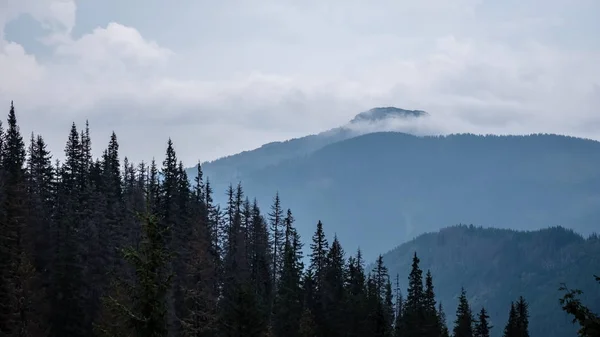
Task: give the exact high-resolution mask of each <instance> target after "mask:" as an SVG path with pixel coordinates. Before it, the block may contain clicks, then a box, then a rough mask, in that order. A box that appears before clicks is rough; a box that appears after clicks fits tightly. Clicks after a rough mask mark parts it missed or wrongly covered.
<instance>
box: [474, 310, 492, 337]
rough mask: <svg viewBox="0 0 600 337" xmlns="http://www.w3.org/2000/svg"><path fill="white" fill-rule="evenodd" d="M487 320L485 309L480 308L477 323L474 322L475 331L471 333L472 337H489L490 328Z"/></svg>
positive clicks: (488, 317)
mask: <svg viewBox="0 0 600 337" xmlns="http://www.w3.org/2000/svg"><path fill="white" fill-rule="evenodd" d="M489 319H490V316H488V314H487V311H485V308H481V311H480V312H479V314H478V315H477V321H476V322H475V329H474V331H473V336H474V337H490V330H492V326H490V322H489Z"/></svg>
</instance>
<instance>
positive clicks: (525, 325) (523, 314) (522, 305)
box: [515, 296, 529, 337]
mask: <svg viewBox="0 0 600 337" xmlns="http://www.w3.org/2000/svg"><path fill="white" fill-rule="evenodd" d="M515 310H516V312H517V329H518V336H519V337H529V304H528V303H527V301H525V299H524V298H523V296H520V297H519V299H518V300H517V303H516V304H515Z"/></svg>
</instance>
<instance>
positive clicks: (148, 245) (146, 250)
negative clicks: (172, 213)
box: [98, 214, 173, 337]
mask: <svg viewBox="0 0 600 337" xmlns="http://www.w3.org/2000/svg"><path fill="white" fill-rule="evenodd" d="M169 230H170V229H169V228H161V226H160V224H159V223H158V221H157V219H156V217H154V216H152V215H148V214H147V215H145V216H144V221H143V225H142V240H141V242H140V245H139V248H134V247H129V248H125V249H123V250H122V256H123V258H124V259H125V260H126V261H127V262H128V263H130V264H131V265H132V266H133V267H134V269H135V282H127V281H124V280H117V281H116V282H115V284H114V287H115V290H114V294H113V295H109V296H107V297H106V298H105V306H106V315H107V316H105V321H104V322H102V323H104V324H103V325H99V326H98V330H99V332H100V333H101V334H105V335H107V336H111V335H113V334H114V333H115V331H117V332H121V333H122V334H123V335H125V336H126V335H128V333H127V331H130V332H129V333H131V335H133V336H139V337H142V336H144V337H164V336H167V333H168V326H167V318H168V306H167V293H168V291H169V289H170V288H171V282H172V277H173V275H172V274H170V272H169V271H168V265H169V262H170V261H171V259H172V254H171V253H170V252H169V251H168V250H167V247H166V245H165V238H166V237H167V232H168V231H169Z"/></svg>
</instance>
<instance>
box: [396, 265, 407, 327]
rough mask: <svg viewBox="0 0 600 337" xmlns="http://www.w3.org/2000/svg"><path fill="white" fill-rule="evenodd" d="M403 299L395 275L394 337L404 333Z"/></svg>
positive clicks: (397, 276) (398, 276)
mask: <svg viewBox="0 0 600 337" xmlns="http://www.w3.org/2000/svg"><path fill="white" fill-rule="evenodd" d="M403 315H404V298H403V296H402V291H401V290H400V275H399V274H396V305H395V308H394V337H401V336H402V335H403V333H404V329H405V327H404V326H403V324H404V320H403Z"/></svg>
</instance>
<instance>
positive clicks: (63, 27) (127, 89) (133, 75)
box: [0, 0, 600, 166]
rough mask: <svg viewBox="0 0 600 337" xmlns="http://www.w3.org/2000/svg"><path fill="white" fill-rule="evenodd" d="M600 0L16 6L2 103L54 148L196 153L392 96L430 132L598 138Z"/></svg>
mask: <svg viewBox="0 0 600 337" xmlns="http://www.w3.org/2000/svg"><path fill="white" fill-rule="evenodd" d="M599 15H600V1H598V0H505V1H496V0H419V1H414V0H410V1H409V0H378V1H367V0H362V1H359V0H319V1H317V0H303V1H297V0H294V1H292V0H252V1H251V0H245V1H244V0H227V1H213V0H210V1H209V0H178V1H168V2H167V1H163V0H127V1H122V0H102V1H94V0H86V1H74V0H0V111H1V109H2V108H1V107H2V106H4V107H5V110H6V112H7V113H8V110H9V107H10V101H11V100H14V104H15V108H16V111H17V114H18V118H19V121H20V125H21V131H22V133H23V134H24V135H25V136H26V138H27V139H28V138H29V135H30V134H31V133H32V132H34V133H36V134H42V135H43V136H44V138H45V139H46V141H47V142H48V143H49V146H50V148H51V150H52V151H53V153H54V156H55V157H56V158H61V157H62V155H63V149H64V144H65V142H66V139H67V135H68V132H69V129H70V127H71V124H72V123H73V122H75V123H76V124H77V125H78V126H79V127H82V126H84V124H85V121H86V120H89V123H90V127H91V134H92V141H93V146H94V152H95V154H96V155H99V154H100V153H101V151H102V150H103V149H104V148H105V147H106V145H107V143H108V140H109V137H110V134H111V132H112V131H114V132H116V134H117V136H118V139H119V143H120V148H121V154H122V156H124V155H126V156H127V157H128V158H129V159H130V160H132V161H135V162H139V161H141V160H146V161H147V160H150V159H152V158H153V157H155V158H157V160H162V158H163V156H164V151H165V148H166V142H167V139H168V138H169V137H170V138H171V139H172V140H173V142H174V143H175V148H176V151H177V154H178V157H179V158H180V159H182V160H183V161H184V163H185V164H187V165H189V166H191V165H194V164H195V163H196V162H197V161H198V160H202V161H205V160H212V159H215V158H218V157H221V156H224V155H229V154H233V153H237V152H240V151H242V150H248V149H252V148H256V147H258V146H260V145H262V144H264V143H267V142H270V141H275V140H284V139H289V138H293V137H298V136H302V135H306V134H310V133H316V132H320V131H323V130H327V129H330V128H333V127H336V126H339V125H342V124H344V123H346V122H348V121H349V120H350V119H351V118H352V117H353V116H354V115H356V114H358V113H359V112H361V111H365V110H368V109H370V108H372V107H376V106H396V107H399V108H404V109H420V110H425V111H427V112H429V114H430V118H429V119H428V121H427V123H428V125H427V128H426V129H427V130H428V132H431V133H440V134H447V133H459V132H472V133H495V134H526V133H538V132H548V133H560V134H568V135H573V136H579V137H586V138H592V139H598V140H600V61H599V60H600V34H599V33H598V32H600V20H598V16H599Z"/></svg>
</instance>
